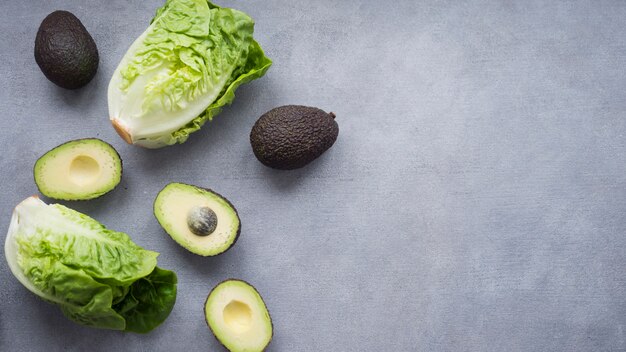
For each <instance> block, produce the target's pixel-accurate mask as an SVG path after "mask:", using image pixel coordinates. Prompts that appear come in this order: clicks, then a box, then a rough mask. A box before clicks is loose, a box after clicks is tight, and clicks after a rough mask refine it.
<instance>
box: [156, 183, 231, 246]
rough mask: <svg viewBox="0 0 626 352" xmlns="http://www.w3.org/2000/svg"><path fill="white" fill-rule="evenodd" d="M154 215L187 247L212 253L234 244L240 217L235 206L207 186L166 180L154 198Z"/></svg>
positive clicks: (171, 234)
mask: <svg viewBox="0 0 626 352" xmlns="http://www.w3.org/2000/svg"><path fill="white" fill-rule="evenodd" d="M154 216H155V217H156V218H157V220H158V221H159V224H161V226H162V227H163V229H164V230H165V231H166V232H167V233H168V234H169V235H170V237H172V239H173V240H174V241H176V242H178V244H180V245H181V246H183V247H184V248H186V249H187V250H188V251H190V252H192V253H195V254H198V255H202V256H214V255H218V254H221V253H223V252H225V251H227V250H228V249H229V248H230V247H232V246H233V245H234V244H235V241H237V238H238V237H239V233H240V232H241V221H240V219H239V215H238V214H237V210H236V209H235V207H234V206H233V205H232V204H231V203H230V202H229V201H228V200H227V199H226V198H224V197H222V196H221V195H219V194H217V193H215V192H213V191H212V190H210V189H205V188H200V187H196V186H193V185H188V184H184V183H176V182H174V183H170V184H168V185H167V186H165V188H163V189H162V190H161V191H160V192H159V194H158V195H157V197H156V200H155V201H154Z"/></svg>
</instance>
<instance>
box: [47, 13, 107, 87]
mask: <svg viewBox="0 0 626 352" xmlns="http://www.w3.org/2000/svg"><path fill="white" fill-rule="evenodd" d="M98 60H99V57H98V48H96V43H95V42H94V41H93V38H92V37H91V35H90V34H89V32H87V29H85V26H83V24H82V23H81V22H80V20H79V19H78V18H77V17H76V16H74V15H73V14H72V13H71V12H68V11H54V12H53V13H51V14H49V15H48V16H47V17H46V18H44V20H43V21H42V22H41V25H40V26H39V30H38V31H37V37H36V38H35V61H36V62H37V65H39V68H41V71H42V72H43V74H44V75H45V76H46V78H48V79H49V80H50V81H52V83H54V84H56V85H58V86H59V87H63V88H66V89H77V88H80V87H82V86H84V85H86V84H87V83H89V81H91V79H92V78H93V77H94V76H95V75H96V72H97V71H98Z"/></svg>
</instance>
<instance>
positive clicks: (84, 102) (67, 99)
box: [42, 72, 108, 115]
mask: <svg viewBox="0 0 626 352" xmlns="http://www.w3.org/2000/svg"><path fill="white" fill-rule="evenodd" d="M42 75H43V73H42ZM45 84H47V85H48V86H49V88H50V90H51V91H52V92H53V93H52V94H53V96H54V97H55V98H56V99H57V100H59V101H63V103H64V104H66V105H68V106H71V107H72V108H75V109H85V108H88V107H89V106H90V105H92V104H93V102H94V101H95V100H96V99H98V100H99V98H100V95H101V94H102V93H103V92H104V94H105V95H106V90H107V89H106V85H107V84H108V78H107V77H103V74H102V72H98V73H96V75H95V76H94V78H93V79H92V80H91V82H89V83H87V84H86V85H85V86H83V87H81V88H78V89H65V88H61V87H59V86H57V85H56V84H54V83H52V82H51V81H49V80H47V79H46V80H45ZM107 115H108V113H107Z"/></svg>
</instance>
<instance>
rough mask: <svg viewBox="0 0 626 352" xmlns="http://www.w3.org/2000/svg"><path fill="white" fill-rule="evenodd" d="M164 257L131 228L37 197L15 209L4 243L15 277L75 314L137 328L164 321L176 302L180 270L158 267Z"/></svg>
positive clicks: (80, 319) (91, 322)
mask: <svg viewBox="0 0 626 352" xmlns="http://www.w3.org/2000/svg"><path fill="white" fill-rule="evenodd" d="M157 256H158V253H156V252H152V251H148V250H145V249H143V248H141V247H140V246H138V245H136V244H135V243H134V242H132V240H131V239H130V237H128V235H126V234H125V233H122V232H117V231H112V230H109V229H107V228H106V227H104V226H103V225H102V224H100V223H98V222H97V221H96V220H94V219H92V218H90V217H88V216H86V215H84V214H81V213H79V212H77V211H74V210H72V209H69V208H67V207H64V206H62V205H60V204H52V205H47V204H45V203H44V202H42V201H41V200H39V199H37V198H35V197H31V198H28V199H26V200H24V201H23V202H22V203H20V204H19V205H18V206H17V207H16V208H15V211H14V212H13V217H12V219H11V224H10V226H9V231H8V234H7V238H6V242H5V257H6V258H7V262H8V263H9V267H10V269H11V271H12V273H13V274H14V275H15V277H16V278H17V279H18V280H19V281H20V282H21V283H22V284H23V285H24V286H25V287H26V288H28V289H29V290H30V291H32V292H33V293H35V294H37V295H38V296H40V297H41V298H43V299H44V300H46V301H48V302H50V303H54V304H57V305H59V306H60V308H61V310H62V311H63V313H64V314H65V315H66V316H67V317H68V318H70V319H72V320H74V321H75V322H77V323H80V324H83V325H87V326H92V327H97V328H104V329H114V330H126V331H135V332H148V331H150V330H151V329H153V328H154V327H156V326H157V325H159V324H160V323H161V322H163V321H164V320H165V318H167V316H168V315H169V313H170V311H171V310H172V308H173V306H174V303H175V301H176V275H175V274H174V273H173V272H171V271H167V270H163V269H160V268H158V267H157V266H156V264H157V260H156V258H157ZM129 302H131V303H132V304H129ZM131 305H132V307H131ZM137 316H140V317H141V318H140V319H138V318H137Z"/></svg>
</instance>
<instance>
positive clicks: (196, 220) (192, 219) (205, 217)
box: [187, 206, 217, 236]
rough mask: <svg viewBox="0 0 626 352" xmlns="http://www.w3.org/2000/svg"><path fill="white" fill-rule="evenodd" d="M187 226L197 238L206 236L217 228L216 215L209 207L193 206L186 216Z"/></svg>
mask: <svg viewBox="0 0 626 352" xmlns="http://www.w3.org/2000/svg"><path fill="white" fill-rule="evenodd" d="M187 226H189V230H190V231H191V232H193V234H194V235H197V236H208V235H210V234H212V233H213V232H214V231H215V229H216V228H217V215H216V214H215V212H214V211H213V210H212V209H211V208H209V207H199V206H195V207H193V208H191V209H190V210H189V213H188V214H187Z"/></svg>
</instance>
